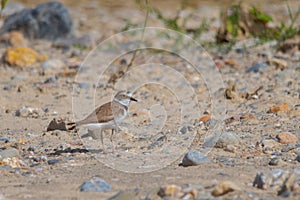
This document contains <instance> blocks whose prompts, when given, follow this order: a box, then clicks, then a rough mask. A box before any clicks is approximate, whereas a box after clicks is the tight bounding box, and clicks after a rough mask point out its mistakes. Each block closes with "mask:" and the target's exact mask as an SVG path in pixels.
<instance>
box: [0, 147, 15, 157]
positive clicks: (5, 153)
mask: <svg viewBox="0 0 300 200" xmlns="http://www.w3.org/2000/svg"><path fill="white" fill-rule="evenodd" d="M18 155H19V151H18V150H17V149H15V148H12V147H9V148H7V149H4V150H0V159H4V158H12V157H16V156H18Z"/></svg>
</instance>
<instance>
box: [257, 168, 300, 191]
mask: <svg viewBox="0 0 300 200" xmlns="http://www.w3.org/2000/svg"><path fill="white" fill-rule="evenodd" d="M298 181H300V173H298V172H297V170H294V171H292V172H290V171H287V170H282V169H274V170H271V171H267V172H264V173H263V172H259V173H257V174H256V176H255V179H254V181H253V186H254V187H257V188H259V189H268V188H272V189H274V190H276V191H277V192H278V195H280V194H284V192H286V191H289V192H291V191H293V189H295V188H297V187H299V186H298Z"/></svg>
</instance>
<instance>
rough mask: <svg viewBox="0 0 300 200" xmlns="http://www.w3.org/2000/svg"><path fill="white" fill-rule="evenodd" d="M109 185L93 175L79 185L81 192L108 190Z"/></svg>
mask: <svg viewBox="0 0 300 200" xmlns="http://www.w3.org/2000/svg"><path fill="white" fill-rule="evenodd" d="M110 189H111V187H110V185H109V184H108V183H107V182H105V181H104V180H103V179H102V178H100V177H93V178H91V179H90V180H88V181H85V182H84V183H83V184H82V185H81V186H80V191H82V192H109V191H110Z"/></svg>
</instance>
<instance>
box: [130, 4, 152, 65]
mask: <svg viewBox="0 0 300 200" xmlns="http://www.w3.org/2000/svg"><path fill="white" fill-rule="evenodd" d="M145 3H146V7H147V13H146V18H145V21H144V26H143V32H142V38H141V42H142V41H143V40H144V34H145V28H146V25H147V22H148V18H149V6H148V0H145ZM137 51H138V49H135V50H134V52H133V55H132V58H131V60H130V62H129V63H128V65H127V68H126V71H128V70H129V68H130V67H131V66H132V65H133V62H134V60H135V57H136V53H137Z"/></svg>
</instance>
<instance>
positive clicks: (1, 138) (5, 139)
mask: <svg viewBox="0 0 300 200" xmlns="http://www.w3.org/2000/svg"><path fill="white" fill-rule="evenodd" d="M0 141H3V142H5V143H8V142H10V140H9V139H8V138H4V137H0Z"/></svg>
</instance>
